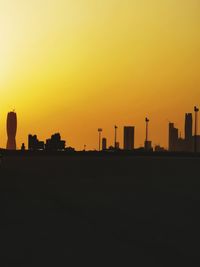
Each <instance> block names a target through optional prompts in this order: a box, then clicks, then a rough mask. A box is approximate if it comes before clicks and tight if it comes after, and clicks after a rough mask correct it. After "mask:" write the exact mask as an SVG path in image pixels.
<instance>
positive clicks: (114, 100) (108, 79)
mask: <svg viewBox="0 0 200 267" xmlns="http://www.w3.org/2000/svg"><path fill="white" fill-rule="evenodd" d="M199 14H200V1H199V0H151V1H149V0H140V1H138V0H123V1H121V0H28V1H27V0H17V1H16V0H0V147H5V146H6V116H7V112H9V111H11V110H13V109H15V110H16V112H17V116H18V132H17V145H18V148H20V146H21V143H22V142H25V143H26V144H27V135H28V134H29V133H32V134H37V135H38V138H39V139H41V140H45V139H46V138H48V137H49V136H50V135H51V134H53V133H55V132H60V133H61V135H62V138H63V139H65V140H66V141H67V146H72V147H75V148H76V149H83V147H84V144H85V145H86V148H87V149H95V148H98V132H97V129H98V128H99V127H101V128H103V136H105V137H107V139H108V143H109V144H113V142H114V125H115V124H116V125H118V126H119V130H118V137H119V138H118V141H119V142H120V145H121V146H122V143H123V126H129V125H130V126H131V125H134V126H135V127H136V128H135V131H136V136H135V145H136V147H137V146H141V145H143V143H144V139H145V117H146V116H147V117H149V119H150V125H149V128H150V139H151V140H152V143H153V145H155V144H160V145H163V146H165V147H167V143H168V122H169V121H171V122H174V123H175V125H176V126H177V127H178V128H180V131H181V132H182V136H184V132H183V129H184V128H183V126H184V125H183V123H184V113H186V112H193V107H194V105H199V104H200V16H199Z"/></svg>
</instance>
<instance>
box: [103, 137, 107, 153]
mask: <svg viewBox="0 0 200 267" xmlns="http://www.w3.org/2000/svg"><path fill="white" fill-rule="evenodd" d="M106 149H107V139H106V138H105V137H104V138H103V139H102V150H106Z"/></svg>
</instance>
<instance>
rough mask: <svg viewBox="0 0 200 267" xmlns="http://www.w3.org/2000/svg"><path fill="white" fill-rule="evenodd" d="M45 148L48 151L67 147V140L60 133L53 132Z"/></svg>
mask: <svg viewBox="0 0 200 267" xmlns="http://www.w3.org/2000/svg"><path fill="white" fill-rule="evenodd" d="M45 149H46V150H47V151H59V150H64V149H65V141H63V140H61V136H60V134H59V133H56V134H53V135H52V136H51V138H50V139H47V140H46V145H45Z"/></svg>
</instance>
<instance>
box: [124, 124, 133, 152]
mask: <svg viewBox="0 0 200 267" xmlns="http://www.w3.org/2000/svg"><path fill="white" fill-rule="evenodd" d="M134 135H135V127H134V126H125V127H124V150H133V149H134Z"/></svg>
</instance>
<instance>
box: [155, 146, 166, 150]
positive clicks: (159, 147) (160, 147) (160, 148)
mask: <svg viewBox="0 0 200 267" xmlns="http://www.w3.org/2000/svg"><path fill="white" fill-rule="evenodd" d="M164 151H166V150H165V148H164V147H162V146H160V145H156V146H155V152H164Z"/></svg>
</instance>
